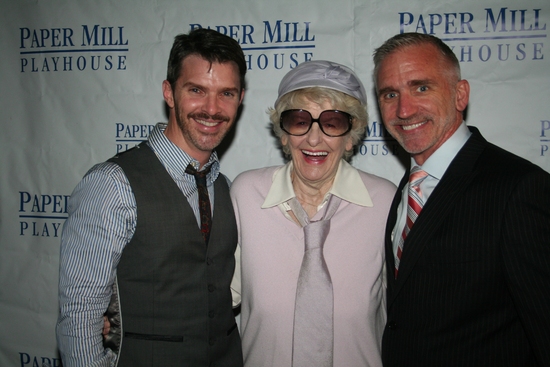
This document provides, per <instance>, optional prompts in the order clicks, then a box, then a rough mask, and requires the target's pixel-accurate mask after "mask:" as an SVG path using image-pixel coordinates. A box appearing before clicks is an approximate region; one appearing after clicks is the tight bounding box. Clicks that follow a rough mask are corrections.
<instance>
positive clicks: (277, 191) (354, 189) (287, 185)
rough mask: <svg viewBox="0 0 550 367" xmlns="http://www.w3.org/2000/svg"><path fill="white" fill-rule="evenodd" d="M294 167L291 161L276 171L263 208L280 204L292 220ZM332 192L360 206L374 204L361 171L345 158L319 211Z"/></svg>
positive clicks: (286, 215) (283, 211)
mask: <svg viewBox="0 0 550 367" xmlns="http://www.w3.org/2000/svg"><path fill="white" fill-rule="evenodd" d="M293 167H294V165H293V164H292V162H289V163H287V164H285V165H284V166H282V167H281V168H279V169H278V170H277V171H275V173H274V174H273V184H272V185H271V188H270V189H269V192H268V193H267V196H266V198H265V201H264V203H263V204H262V209H265V208H271V207H273V206H276V205H277V206H279V209H281V212H282V213H283V214H284V215H285V217H286V218H287V219H289V220H292V221H293V219H292V217H291V216H290V215H289V213H288V212H289V211H290V210H291V208H290V205H289V204H288V201H289V200H291V199H292V198H294V197H296V194H295V192H294V187H293V186H292V179H291V173H292V170H293ZM330 194H332V195H335V196H338V197H339V198H340V199H342V200H345V201H348V202H350V203H353V204H357V205H360V206H366V207H372V206H373V203H372V199H371V197H370V195H369V192H368V190H367V188H366V187H365V184H364V183H363V181H362V180H361V176H359V172H358V171H357V170H356V169H355V168H353V167H352V166H351V165H350V164H349V163H348V162H346V161H345V160H343V159H342V160H341V161H340V163H339V165H338V170H337V171H336V176H335V177H334V182H333V183H332V187H331V188H330V190H329V191H328V192H327V193H326V194H325V197H324V198H323V201H322V203H321V204H320V205H319V206H318V207H317V211H319V210H320V209H321V208H322V207H323V206H324V205H325V204H326V202H327V201H328V198H329V197H330Z"/></svg>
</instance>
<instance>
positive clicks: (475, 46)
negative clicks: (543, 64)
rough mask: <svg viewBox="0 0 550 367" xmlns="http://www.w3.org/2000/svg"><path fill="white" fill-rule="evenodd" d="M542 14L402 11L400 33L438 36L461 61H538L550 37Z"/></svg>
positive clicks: (489, 10) (529, 11) (538, 11)
mask: <svg viewBox="0 0 550 367" xmlns="http://www.w3.org/2000/svg"><path fill="white" fill-rule="evenodd" d="M541 11H542V10H541V9H518V10H513V9H509V8H506V7H505V8H499V9H493V8H485V9H484V13H483V14H473V13H469V12H460V13H434V14H417V15H415V14H412V13H409V12H402V13H399V31H400V33H404V32H419V33H426V34H432V35H437V36H438V37H439V38H441V39H442V40H443V41H445V42H446V43H447V44H448V45H449V46H450V47H451V48H452V49H453V51H454V52H455V54H456V55H457V57H458V60H459V61H460V62H477V61H481V62H487V61H496V60H498V61H524V60H535V61H536V60H542V59H543V58H544V53H543V49H544V41H545V40H546V38H547V34H546V32H545V31H546V23H541ZM478 18H482V19H483V21H477V19H478Z"/></svg>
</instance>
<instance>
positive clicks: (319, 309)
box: [289, 195, 341, 367]
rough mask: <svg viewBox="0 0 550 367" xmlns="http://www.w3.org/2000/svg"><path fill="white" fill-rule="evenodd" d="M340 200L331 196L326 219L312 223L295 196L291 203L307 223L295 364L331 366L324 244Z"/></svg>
mask: <svg viewBox="0 0 550 367" xmlns="http://www.w3.org/2000/svg"><path fill="white" fill-rule="evenodd" d="M340 201H341V199H340V198H339V197H337V196H334V195H331V197H330V199H329V201H328V203H327V204H326V205H327V208H326V211H325V214H324V215H323V218H321V219H320V220H318V221H315V222H311V223H310V222H309V218H308V216H307V214H306V212H305V211H304V209H303V208H302V206H301V205H300V203H299V202H298V200H297V199H296V198H293V199H292V200H291V201H290V203H289V205H290V207H291V208H292V211H293V212H294V215H295V216H296V217H297V218H298V219H299V221H300V222H301V223H307V224H306V225H305V226H304V242H305V251H304V258H303V260H302V267H301V269H300V275H299V277H298V287H297V289H296V305H295V309H294V338H293V349H292V366H293V367H311V366H315V367H332V353H333V344H334V341H333V340H334V331H333V313H334V299H333V292H332V281H331V278H330V273H329V270H328V267H327V263H326V262H325V258H324V256H323V246H324V244H325V240H326V238H327V235H328V233H329V231H330V218H331V217H332V216H333V214H334V213H335V212H336V210H337V209H338V206H339V205H340Z"/></svg>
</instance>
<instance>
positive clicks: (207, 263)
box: [206, 257, 214, 265]
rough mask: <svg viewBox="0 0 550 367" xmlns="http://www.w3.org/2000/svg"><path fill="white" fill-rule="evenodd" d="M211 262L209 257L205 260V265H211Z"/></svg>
mask: <svg viewBox="0 0 550 367" xmlns="http://www.w3.org/2000/svg"><path fill="white" fill-rule="evenodd" d="M213 262H214V261H213V260H212V259H211V258H209V257H207V258H206V265H212V263H213Z"/></svg>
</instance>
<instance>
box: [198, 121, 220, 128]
mask: <svg viewBox="0 0 550 367" xmlns="http://www.w3.org/2000/svg"><path fill="white" fill-rule="evenodd" d="M196 121H197V122H198V123H199V124H201V125H204V126H208V127H213V126H216V125H217V124H218V123H217V122H208V121H204V120H196Z"/></svg>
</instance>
